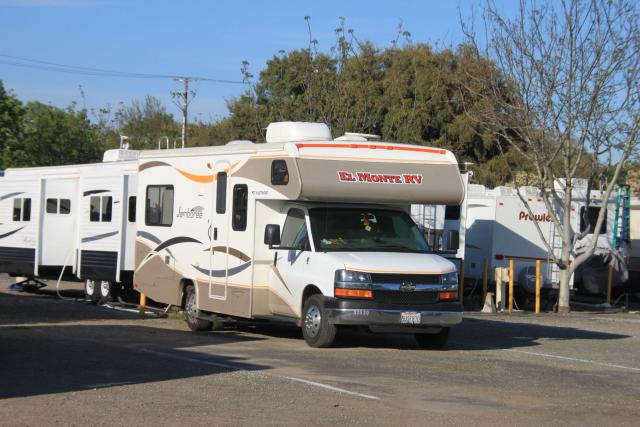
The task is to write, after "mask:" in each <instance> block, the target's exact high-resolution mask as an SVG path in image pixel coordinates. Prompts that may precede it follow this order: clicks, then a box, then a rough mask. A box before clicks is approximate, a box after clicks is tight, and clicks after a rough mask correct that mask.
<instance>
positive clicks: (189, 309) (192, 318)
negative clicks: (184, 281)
mask: <svg viewBox="0 0 640 427" xmlns="http://www.w3.org/2000/svg"><path fill="white" fill-rule="evenodd" d="M199 314H200V310H198V304H197V301H196V290H195V288H194V287H193V286H187V287H186V288H185V296H184V318H185V320H186V321H187V325H188V326H189V329H191V330H192V331H193V332H203V331H208V330H210V329H211V328H212V327H213V322H211V321H210V320H204V319H199V318H198V315H199Z"/></svg>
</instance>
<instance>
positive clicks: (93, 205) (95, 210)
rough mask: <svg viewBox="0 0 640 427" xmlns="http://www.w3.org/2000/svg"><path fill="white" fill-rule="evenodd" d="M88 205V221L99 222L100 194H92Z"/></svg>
mask: <svg viewBox="0 0 640 427" xmlns="http://www.w3.org/2000/svg"><path fill="white" fill-rule="evenodd" d="M89 205H90V206H89V221H91V222H100V196H92V197H91V200H90V202H89Z"/></svg>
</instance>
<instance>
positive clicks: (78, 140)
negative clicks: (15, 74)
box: [3, 102, 103, 167]
mask: <svg viewBox="0 0 640 427" xmlns="http://www.w3.org/2000/svg"><path fill="white" fill-rule="evenodd" d="M102 151H103V147H102V146H101V144H99V143H98V142H97V135H96V131H95V129H94V127H93V125H92V124H91V123H90V121H89V118H88V117H87V112H86V111H85V110H79V111H76V110H75V105H72V106H70V107H69V108H67V109H66V110H62V109H59V108H56V107H52V106H50V105H46V104H42V103H40V102H29V103H28V104H27V105H26V107H25V114H24V127H23V130H22V135H21V138H19V139H18V140H17V141H16V142H15V143H14V145H13V146H11V148H10V149H5V150H4V151H3V164H4V165H5V166H6V167H19V166H50V165H64V164H77V163H89V162H96V161H100V159H101V157H102Z"/></svg>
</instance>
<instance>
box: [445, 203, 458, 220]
mask: <svg viewBox="0 0 640 427" xmlns="http://www.w3.org/2000/svg"><path fill="white" fill-rule="evenodd" d="M444 219H452V220H456V219H460V206H459V205H457V206H447V207H446V208H445V209H444Z"/></svg>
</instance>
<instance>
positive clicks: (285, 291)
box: [269, 207, 315, 316]
mask: <svg viewBox="0 0 640 427" xmlns="http://www.w3.org/2000/svg"><path fill="white" fill-rule="evenodd" d="M275 251H276V257H275V263H274V266H273V269H272V270H273V274H272V275H271V287H272V288H273V289H274V290H275V291H276V292H271V293H270V295H269V308H270V310H271V312H272V313H274V314H282V315H289V316H299V315H300V307H299V305H300V304H299V302H300V301H301V299H302V291H303V289H304V286H305V285H306V284H309V283H311V282H312V281H313V280H315V279H314V274H313V266H314V263H313V258H314V256H313V255H314V253H313V252H312V251H311V242H310V240H309V232H308V224H307V215H306V211H305V210H304V209H302V208H300V207H291V208H289V209H288V211H287V213H286V217H285V221H284V226H283V227H282V233H281V238H280V246H279V247H278V249H275Z"/></svg>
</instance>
